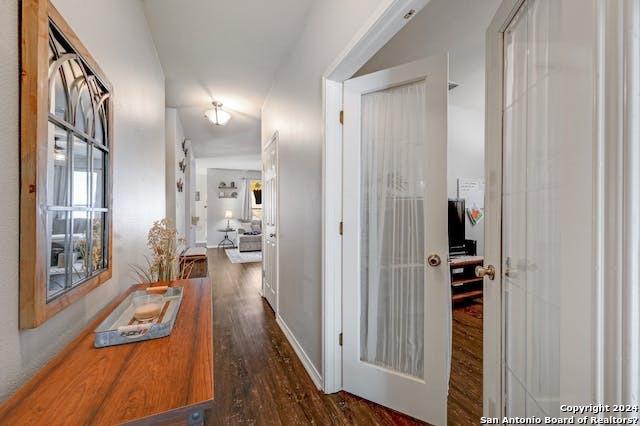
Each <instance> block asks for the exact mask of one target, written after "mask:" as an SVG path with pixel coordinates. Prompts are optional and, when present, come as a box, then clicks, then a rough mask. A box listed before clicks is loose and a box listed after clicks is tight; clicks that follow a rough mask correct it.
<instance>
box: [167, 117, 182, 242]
mask: <svg viewBox="0 0 640 426" xmlns="http://www.w3.org/2000/svg"><path fill="white" fill-rule="evenodd" d="M165 129H166V130H165V168H166V171H165V173H166V174H165V189H166V193H167V201H166V210H167V218H168V219H171V221H172V222H173V223H174V225H175V227H176V229H177V231H178V235H180V236H182V237H186V235H187V227H186V224H187V220H186V216H185V215H186V205H185V198H186V197H185V194H186V193H187V185H186V180H187V176H186V174H185V173H183V172H182V171H180V168H179V167H178V163H179V162H180V160H182V159H183V158H184V153H183V151H182V141H184V140H185V137H184V130H183V128H182V123H181V122H180V117H179V116H178V113H177V111H176V109H175V108H166V110H165ZM180 179H182V183H183V185H184V186H183V188H184V189H183V191H182V192H178V187H177V183H178V181H179V180H180Z"/></svg>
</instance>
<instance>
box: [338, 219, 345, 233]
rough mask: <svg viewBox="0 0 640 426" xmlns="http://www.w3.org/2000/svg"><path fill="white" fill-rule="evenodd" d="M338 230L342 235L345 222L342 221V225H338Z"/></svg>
mask: <svg viewBox="0 0 640 426" xmlns="http://www.w3.org/2000/svg"><path fill="white" fill-rule="evenodd" d="M338 232H339V233H340V235H342V233H343V232H344V223H343V222H340V226H339V227H338Z"/></svg>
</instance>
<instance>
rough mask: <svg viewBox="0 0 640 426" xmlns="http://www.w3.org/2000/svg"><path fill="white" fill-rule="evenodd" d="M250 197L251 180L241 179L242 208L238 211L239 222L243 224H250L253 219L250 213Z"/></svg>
mask: <svg viewBox="0 0 640 426" xmlns="http://www.w3.org/2000/svg"><path fill="white" fill-rule="evenodd" d="M251 195H252V194H251V180H249V179H247V178H242V189H241V191H240V197H241V201H242V208H241V210H240V220H241V221H243V222H250V221H251V219H252V218H253V214H252V211H251Z"/></svg>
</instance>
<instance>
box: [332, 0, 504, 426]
mask: <svg viewBox="0 0 640 426" xmlns="http://www.w3.org/2000/svg"><path fill="white" fill-rule="evenodd" d="M463 3H464V4H463ZM499 3H500V0H495V1H494V2H493V4H492V5H491V6H494V7H493V8H491V7H489V8H487V7H486V4H484V5H483V7H482V8H480V7H478V8H477V10H473V11H469V10H468V7H469V4H468V2H445V1H438V0H432V1H431V2H429V3H428V4H427V5H426V7H425V8H424V9H422V6H424V4H422V5H421V6H420V7H416V10H415V11H414V13H413V14H412V18H411V21H410V22H409V23H408V24H407V25H406V26H404V23H402V25H400V26H399V27H397V28H395V29H394V31H392V32H391V34H388V38H387V39H386V40H384V41H382V42H380V43H379V44H378V45H377V46H375V47H371V46H372V45H375V43H368V49H369V52H367V54H366V55H367V56H366V57H365V58H364V60H362V61H361V65H359V66H357V67H355V69H354V66H353V63H351V64H350V67H349V66H343V65H340V66H338V67H337V68H336V70H334V71H333V72H332V73H330V74H329V75H328V79H327V81H325V99H326V104H325V105H326V108H325V117H326V118H325V120H326V135H327V144H326V146H325V176H324V181H325V190H324V191H325V200H324V201H325V207H324V212H325V216H324V217H325V222H324V237H325V238H324V242H325V247H324V256H325V258H324V264H325V270H324V281H325V287H324V290H325V292H324V315H325V321H324V324H323V325H324V330H323V339H324V342H325V344H324V351H325V352H324V355H325V356H324V360H323V364H324V365H323V370H324V371H323V373H324V374H323V376H324V390H325V391H326V392H335V391H337V390H341V389H347V388H345V387H344V386H343V385H344V383H345V382H344V381H343V377H346V376H345V370H344V368H343V366H344V365H347V363H348V360H347V359H346V358H345V357H348V356H350V355H349V354H348V344H349V340H348V339H353V338H354V336H353V331H351V332H350V333H349V332H347V334H351V335H347V334H345V335H344V336H340V333H341V332H346V331H347V330H349V328H350V327H351V326H352V325H353V323H354V322H355V321H358V318H357V317H353V318H350V317H348V316H347V315H346V314H344V313H343V315H342V316H339V315H336V312H335V308H334V306H335V305H336V304H337V305H338V306H340V304H342V306H345V303H346V302H347V301H346V300H345V299H344V297H345V294H346V293H345V289H344V288H343V287H342V286H341V285H342V283H344V282H347V281H345V279H344V277H343V276H340V271H341V270H342V271H345V270H347V269H349V268H350V267H352V266H353V262H351V261H347V259H346V258H345V257H344V256H348V254H347V252H353V250H351V249H353V248H355V246H354V247H351V248H348V247H347V245H346V239H347V238H348V233H349V232H350V230H353V227H354V226H355V227H356V228H357V229H360V225H359V223H355V224H354V220H353V219H354V218H355V216H352V217H349V218H348V215H350V214H351V215H353V212H351V213H349V212H348V209H349V208H350V207H349V206H348V204H349V203H348V202H347V201H345V200H349V199H351V198H350V197H351V195H349V196H348V197H347V196H345V198H344V199H343V200H336V199H335V197H331V195H330V192H332V191H338V192H339V193H342V191H343V190H344V188H346V186H345V185H347V186H348V181H349V182H350V181H351V180H353V179H361V178H362V173H361V172H362V167H364V166H363V164H364V163H362V162H360V165H359V166H358V167H360V170H358V171H357V173H356V172H353V170H351V169H352V168H354V167H356V166H355V163H354V161H352V160H353V159H352V158H347V157H346V155H347V152H348V150H349V149H350V148H349V147H347V144H346V141H347V137H348V135H347V130H346V126H347V125H348V124H349V120H358V119H359V117H358V116H354V114H353V112H352V111H350V110H349V109H348V105H347V104H348V99H347V97H348V89H347V85H348V84H347V83H348V81H349V80H350V79H353V80H356V79H358V78H363V77H365V76H367V75H372V74H373V73H376V72H382V73H386V74H385V76H383V78H388V76H389V74H393V73H394V72H395V71H392V69H395V68H394V67H397V68H400V66H401V65H403V64H408V63H410V62H412V61H415V59H416V58H429V57H433V56H435V55H438V54H442V53H443V52H448V53H449V63H448V65H447V69H446V72H445V75H447V77H446V79H445V80H444V84H443V88H444V90H445V92H446V93H447V94H448V95H446V97H447V98H448V99H447V102H448V105H446V106H445V112H444V115H443V117H441V118H442V119H444V120H445V122H446V121H448V123H447V125H448V127H447V129H446V130H445V133H444V140H443V143H444V145H443V146H444V150H445V156H446V158H447V160H446V171H444V173H443V175H442V176H441V181H439V182H441V190H442V194H443V196H442V197H441V199H440V198H438V201H437V203H431V204H429V202H428V201H429V200H427V198H426V195H425V198H424V200H419V202H418V204H420V205H421V206H422V207H417V209H413V210H412V209H410V208H407V206H408V205H409V204H411V203H412V201H411V199H414V200H418V199H420V198H421V197H420V196H414V195H416V194H417V193H416V194H413V195H412V194H408V195H409V196H408V197H404V196H402V195H399V194H395V195H394V194H393V193H392V194H391V198H393V199H395V200H396V201H398V202H396V201H394V203H395V206H393V207H391V208H390V211H389V213H390V214H391V215H393V214H394V213H395V214H396V215H398V214H399V213H402V212H404V213H407V212H408V213H407V214H408V215H409V217H413V219H416V218H417V216H420V215H422V214H424V216H425V218H427V219H426V220H427V221H428V216H429V215H431V214H433V212H435V211H437V212H439V213H438V215H439V220H441V221H442V222H441V223H442V224H444V225H442V228H445V232H444V234H443V235H445V236H444V239H443V245H442V248H440V249H438V250H434V251H431V250H430V248H433V247H435V246H433V245H431V246H430V244H429V243H428V242H427V243H426V244H425V245H424V246H423V247H421V249H423V251H422V252H420V251H419V250H418V251H416V253H422V255H421V259H418V257H416V259H414V260H416V262H417V263H416V265H414V266H415V267H416V268H415V270H416V272H417V271H419V270H420V271H427V272H426V273H427V274H429V273H430V272H429V271H437V272H438V273H439V274H441V275H440V277H441V278H442V279H443V280H442V285H443V288H444V287H445V286H446V296H445V297H442V298H441V299H439V300H440V302H441V303H440V305H439V306H440V307H446V309H447V310H448V314H447V313H446V311H439V312H441V314H442V315H445V316H443V318H446V319H447V321H446V322H443V330H444V329H446V328H448V329H449V330H448V333H450V334H449V335H448V336H450V339H451V340H450V343H443V344H442V345H439V344H438V345H437V346H434V341H432V340H429V341H425V342H424V343H425V344H424V348H423V350H424V356H426V357H433V356H434V355H433V354H429V353H428V352H429V351H433V352H435V351H440V352H443V353H446V356H445V357H444V358H445V359H447V360H450V365H447V366H446V367H445V368H443V370H447V371H450V376H447V377H446V378H445V383H446V385H445V387H447V386H448V392H447V390H446V389H445V391H444V395H445V402H443V404H442V405H443V406H446V405H447V402H446V400H447V399H446V398H447V395H448V417H449V418H450V420H453V419H458V422H459V423H475V422H477V421H478V419H479V417H481V416H482V413H483V397H484V398H485V399H486V398H487V395H483V384H484V382H483V374H482V373H483V362H485V360H484V359H483V327H484V321H483V314H484V312H483V311H484V307H485V306H484V305H485V303H486V302H485V299H484V297H483V280H482V278H478V277H477V276H476V267H482V266H483V257H482V256H483V246H484V229H483V228H484V66H485V57H484V38H485V31H486V28H487V27H488V25H489V23H490V21H491V18H492V17H493V14H494V12H495V10H496V9H497V7H498V5H499ZM474 7H475V6H474ZM420 9H422V10H420ZM469 13H470V16H473V19H471V20H470V21H464V20H463V21H464V22H463V21H461V20H460V16H467V15H469ZM443 14H444V15H443ZM447 14H450V15H451V18H452V19H447V22H456V24H455V25H454V27H455V28H451V29H450V28H443V26H442V25H439V24H438V22H437V21H438V20H440V21H442V20H445V19H446V18H447ZM400 18H401V19H402V18H404V16H401V17H400ZM471 21H473V22H471ZM403 26H404V27H403ZM474 31H475V32H476V33H477V34H475V35H474V36H473V37H471V36H469V34H470V33H471V32H474ZM379 32H380V31H379ZM379 32H378V33H379ZM382 32H384V31H382ZM460 34H465V36H464V37H461V36H460ZM425 40H426V42H425ZM478 41H480V42H479V43H478ZM362 44H367V43H364V42H363V43H362ZM355 46H356V47H355V48H354V49H353V51H358V50H359V47H358V46H359V45H358V43H356V44H355ZM364 50H366V48H362V49H361V51H360V53H359V54H360V59H362V57H363V56H364V54H363V53H362V51H364ZM355 56H358V54H355ZM345 62H346V63H348V62H349V61H345ZM447 73H448V74H447ZM403 78H404V80H403ZM416 81H417V80H416V78H415V76H410V75H407V76H405V77H400V78H399V80H398V81H397V84H391V85H389V86H387V87H384V88H376V89H372V90H369V89H364V90H363V92H362V94H363V96H362V99H363V101H362V102H363V105H364V96H365V95H366V96H369V95H368V94H371V93H374V92H376V93H380V94H381V96H388V97H392V96H394V93H391V92H389V93H382V91H383V90H387V89H389V90H391V91H393V89H394V88H403V87H404V89H406V90H410V91H411V90H413V89H414V88H413V87H409V86H411V84H413V83H415V82H416ZM426 81H429V80H428V79H427V80H426ZM343 84H344V85H343ZM367 90H368V91H367ZM409 96H411V95H409ZM369 97H370V96H369ZM391 102H393V101H391ZM336 105H340V106H344V113H343V114H341V117H343V118H344V122H345V123H346V124H344V126H345V127H344V133H343V127H341V126H342V124H340V123H339V122H338V119H337V118H338V116H339V114H338V113H339V110H340V109H341V108H339V107H336ZM363 108H364V107H363ZM334 115H335V117H336V118H335V119H334V118H333V117H334ZM400 115H401V116H402V117H404V118H406V117H407V116H408V114H402V113H401V114H400ZM375 120H377V119H376V118H374V121H375ZM358 126H359V125H358ZM363 131H364V130H363ZM392 137H394V136H392ZM343 140H344V141H345V144H344V146H343V144H342V141H343ZM330 141H331V142H334V143H329V142H330ZM336 142H337V143H336ZM349 143H350V144H351V143H353V141H352V140H350V142H349ZM390 146H393V144H391V145H390ZM361 153H362V152H360V154H361ZM418 155H422V154H418ZM328 160H329V161H331V164H335V162H336V161H338V162H339V163H340V164H342V165H343V166H342V173H341V174H340V175H339V176H336V175H335V172H334V171H335V167H334V168H331V167H330V165H329V163H328ZM425 164H428V165H429V166H431V164H429V160H428V159H426V160H425ZM396 172H397V173H398V176H399V175H406V174H407V170H406V167H405V168H403V167H400V168H397V170H396ZM384 173H386V172H384ZM347 175H349V176H351V175H353V176H351V177H347ZM387 175H388V173H387ZM404 177H406V176H404ZM383 179H384V178H383ZM391 180H392V181H393V179H391ZM398 180H399V181H400V182H396V183H398V184H399V185H400V187H402V186H403V185H405V184H406V185H408V186H411V183H408V184H407V183H406V182H405V183H403V182H402V179H400V178H398ZM409 180H411V179H409ZM419 181H420V180H419V179H418V180H417V182H418V183H419ZM433 183H434V182H433V181H429V180H427V181H426V186H429V185H432V184H433ZM416 188H417V187H416ZM405 189H406V188H405ZM417 189H418V191H417V192H419V188H417ZM396 190H397V188H396ZM392 192H393V191H392ZM396 192H400V191H396ZM405 192H406V191H405ZM409 192H411V191H409ZM414 192H415V191H414ZM387 195H389V194H387ZM396 195H397V196H396ZM405 195H407V194H405ZM402 200H406V201H407V202H406V203H405V202H404V201H402ZM400 201H402V202H400ZM361 202H362V200H361ZM387 204H388V203H387ZM392 204H393V203H392ZM401 204H402V205H401ZM405 204H406V205H405ZM414 204H415V203H414ZM418 204H416V205H415V206H414V207H416V206H418ZM360 207H362V206H361V205H360ZM360 207H357V208H360ZM387 210H389V209H387ZM411 211H413V213H416V214H417V216H416V214H413V216H412V213H411ZM336 212H340V213H338V214H336ZM425 212H426V213H425ZM361 213H362V209H361V208H360V210H358V211H356V212H355V215H360V214H361ZM413 219H412V220H413ZM340 222H342V223H343V225H342V229H343V230H344V234H343V235H342V236H341V237H340V238H336V237H335V235H334V231H335V228H333V226H334V225H333V224H334V223H335V224H336V225H337V223H340ZM409 222H411V221H410V220H409V221H408V222H406V223H409ZM419 222H420V220H418V221H417V222H416V224H417V223H419ZM395 228H398V227H397V226H396V227H395ZM395 230H396V231H399V232H397V234H398V235H400V234H402V235H406V236H407V241H409V240H410V239H411V237H412V236H416V235H417V234H419V233H420V230H419V229H417V228H416V227H415V226H413V227H411V226H409V228H407V229H404V230H402V229H399V228H398V229H395ZM385 232H386V230H385V229H384V226H383V227H382V228H381V234H380V233H379V234H380V235H383V234H384V233H385ZM447 233H448V235H446V234H447ZM383 236H384V235H383ZM426 240H428V237H427V238H426V239H425V241H426ZM367 241H368V243H369V242H370V241H369V240H367ZM398 241H400V240H398ZM412 241H413V240H412ZM414 242H415V241H414ZM418 245H420V244H418ZM349 247H350V246H349ZM361 249H362V244H361V241H359V242H358V247H357V250H361ZM358 253H360V252H358ZM432 254H433V255H436V257H439V259H440V261H439V262H438V261H435V262H436V263H435V266H434V265H431V255H432ZM423 262H424V263H423ZM409 263H411V262H409ZM391 266H393V265H391ZM396 266H397V265H396ZM405 266H406V265H405ZM394 268H395V267H392V268H391V269H394ZM395 269H397V268H395ZM398 276H400V275H398ZM420 279H422V278H420ZM400 280H402V278H400ZM351 281H353V280H350V282H351ZM335 282H338V283H339V285H337V286H336V285H333V284H332V283H335ZM356 282H358V285H361V284H362V282H361V279H358V280H356ZM439 283H440V281H437V282H435V281H433V282H430V281H429V278H428V277H426V278H425V282H424V283H423V284H425V286H426V287H425V288H427V289H428V288H430V287H432V286H433V285H437V284H439ZM405 295H406V294H405ZM399 296H400V297H401V298H402V297H403V293H402V292H400V293H399ZM410 298H411V297H409V299H410ZM427 302H428V299H426V300H425V303H427ZM354 306H355V305H354ZM425 306H427V305H426V304H425ZM359 309H361V310H362V307H360V308H359ZM345 312H346V310H345ZM341 313H342V312H341ZM423 313H424V315H432V314H433V311H429V310H428V309H425V311H424V312H423ZM360 314H361V315H362V312H360ZM360 319H361V318H360ZM347 321H349V322H350V324H347V323H346V322H347ZM408 327H409V328H410V324H409V325H408ZM399 330H402V326H400V328H399ZM400 332H402V331H400ZM425 336H426V334H425ZM340 337H342V340H343V342H344V344H345V346H344V352H343V351H342V350H341V349H340V347H339V346H337V347H336V346H334V345H333V344H327V342H332V341H333V340H334V339H336V341H337V340H338V339H339V338H340ZM356 338H359V337H356ZM360 338H361V337H360ZM360 343H361V344H363V343H362V342H360ZM431 360H433V359H431ZM359 361H362V360H359ZM377 367H378V369H380V368H382V369H389V366H388V365H378V366H377ZM349 371H354V370H353V369H349ZM402 371H403V370H400V372H402ZM339 373H342V375H341V374H339ZM348 374H350V373H347V375H348ZM405 374H406V373H405ZM409 375H410V376H411V374H409ZM418 379H419V378H418ZM344 380H347V379H346V378H345V379H344ZM387 384H388V383H387ZM385 385H386V384H385ZM347 390H348V389H347ZM405 390H406V389H405ZM409 394H410V392H409V393H407V395H409ZM405 397H406V396H405ZM422 398H423V400H428V399H429V398H424V394H423V395H422ZM392 408H395V409H400V410H402V408H401V407H399V406H395V407H392ZM405 412H407V411H405ZM416 417H420V416H417V415H416ZM446 417H447V414H446V409H445V414H444V416H443V417H437V416H436V417H421V418H422V419H427V420H428V419H442V418H446ZM436 423H438V422H437V421H436Z"/></svg>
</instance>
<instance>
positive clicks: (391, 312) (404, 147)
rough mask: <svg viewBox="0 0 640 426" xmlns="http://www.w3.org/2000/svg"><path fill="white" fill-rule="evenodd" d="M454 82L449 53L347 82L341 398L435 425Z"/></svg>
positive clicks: (442, 383)
mask: <svg viewBox="0 0 640 426" xmlns="http://www.w3.org/2000/svg"><path fill="white" fill-rule="evenodd" d="M447 74H448V60H447V57H446V56H445V55H443V56H436V57H431V58H427V59H425V60H421V61H418V62H413V63H410V64H405V65H402V66H399V67H395V68H390V69H386V70H383V71H379V72H376V73H373V74H369V75H365V76H362V77H358V78H354V79H351V80H348V81H346V82H345V83H344V117H345V118H344V175H343V176H344V181H343V182H344V183H343V185H344V190H343V197H344V199H343V206H344V207H343V208H344V212H343V217H344V235H343V252H344V255H343V256H344V259H343V345H344V346H343V388H344V389H345V390H346V391H348V392H351V393H353V394H356V395H359V396H361V397H363V398H366V399H368V400H371V401H374V402H376V403H379V404H382V405H385V406H387V407H390V408H393V409H395V410H397V411H401V412H403V413H407V414H409V415H411V416H413V417H416V418H418V419H421V420H425V421H428V422H429V423H432V424H436V425H442V424H445V423H446V412H447V388H448V378H449V365H450V324H451V298H450V297H451V296H450V287H449V270H448V266H447V256H448V243H447V191H446V187H447V186H446V164H447ZM430 256H431V260H432V262H433V265H431V266H430V265H429V262H428V261H427V258H428V257H430Z"/></svg>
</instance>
